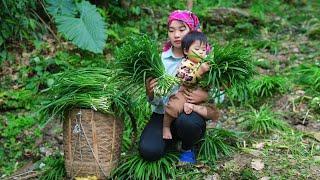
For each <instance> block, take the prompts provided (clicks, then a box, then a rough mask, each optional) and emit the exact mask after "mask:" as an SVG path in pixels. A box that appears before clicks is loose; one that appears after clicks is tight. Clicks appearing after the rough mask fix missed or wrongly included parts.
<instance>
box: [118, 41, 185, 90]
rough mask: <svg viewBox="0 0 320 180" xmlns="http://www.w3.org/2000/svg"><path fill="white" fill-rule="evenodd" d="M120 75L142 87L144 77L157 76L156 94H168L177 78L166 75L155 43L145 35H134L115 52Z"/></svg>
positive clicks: (177, 80)
mask: <svg viewBox="0 0 320 180" xmlns="http://www.w3.org/2000/svg"><path fill="white" fill-rule="evenodd" d="M115 61H116V65H117V67H118V68H119V69H121V71H120V74H119V75H120V76H121V77H128V78H129V79H131V81H130V84H132V85H135V86H140V87H144V83H145V81H146V78H148V77H153V78H158V83H157V87H156V88H155V90H154V93H155V95H156V96H162V95H165V94H168V93H169V91H170V90H171V89H172V87H173V86H174V85H175V84H177V83H178V82H179V79H178V78H176V77H174V76H170V75H167V74H166V73H165V68H164V65H163V63H162V61H161V58H160V56H159V52H158V48H157V44H156V42H155V41H152V40H151V38H150V37H148V36H147V35H139V36H138V35H134V36H132V37H130V38H129V39H128V40H127V42H126V43H125V44H124V45H123V46H122V47H121V48H119V49H117V50H116V54H115Z"/></svg>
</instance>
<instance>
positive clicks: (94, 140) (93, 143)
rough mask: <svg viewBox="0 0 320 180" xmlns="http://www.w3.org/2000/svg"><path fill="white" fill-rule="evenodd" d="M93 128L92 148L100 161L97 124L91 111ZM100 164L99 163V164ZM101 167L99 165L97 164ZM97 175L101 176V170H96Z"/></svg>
mask: <svg viewBox="0 0 320 180" xmlns="http://www.w3.org/2000/svg"><path fill="white" fill-rule="evenodd" d="M90 121H91V127H92V146H93V152H94V154H95V155H96V158H97V160H99V150H98V142H97V130H96V122H95V121H94V112H93V110H92V109H91V120H90ZM97 163H99V162H97ZM97 165H98V166H99V164H97ZM96 173H97V174H100V171H99V169H96Z"/></svg>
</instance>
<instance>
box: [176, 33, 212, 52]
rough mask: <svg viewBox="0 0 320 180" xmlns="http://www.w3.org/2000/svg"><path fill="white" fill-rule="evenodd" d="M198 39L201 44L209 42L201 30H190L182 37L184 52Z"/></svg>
mask: <svg viewBox="0 0 320 180" xmlns="http://www.w3.org/2000/svg"><path fill="white" fill-rule="evenodd" d="M196 40H199V41H200V44H207V43H208V39H207V36H206V35H205V34H203V33H202V32H199V31H190V32H189V33H188V34H187V35H186V36H184V38H183V39H182V42H181V47H182V50H183V52H184V50H186V51H189V48H190V46H191V44H192V43H193V42H195V41H196Z"/></svg>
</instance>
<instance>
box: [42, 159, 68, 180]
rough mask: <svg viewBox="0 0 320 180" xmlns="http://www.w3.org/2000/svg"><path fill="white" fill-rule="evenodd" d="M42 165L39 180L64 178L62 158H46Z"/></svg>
mask: <svg viewBox="0 0 320 180" xmlns="http://www.w3.org/2000/svg"><path fill="white" fill-rule="evenodd" d="M44 165H45V166H44V169H43V171H42V173H41V175H40V180H47V179H50V180H60V179H63V178H64V177H65V176H66V170H65V167H64V159H63V156H61V155H55V156H50V157H46V158H45V160H44Z"/></svg>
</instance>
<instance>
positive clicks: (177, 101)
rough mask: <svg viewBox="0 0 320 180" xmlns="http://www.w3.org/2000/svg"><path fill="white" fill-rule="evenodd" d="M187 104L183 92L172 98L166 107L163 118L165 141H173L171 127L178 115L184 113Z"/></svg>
mask: <svg viewBox="0 0 320 180" xmlns="http://www.w3.org/2000/svg"><path fill="white" fill-rule="evenodd" d="M185 102H186V100H185V97H184V95H183V94H182V93H181V92H178V93H176V94H175V95H174V96H172V97H171V98H170V100H169V102H168V104H167V106H166V107H165V113H164V118H163V139H172V135H171V131H170V125H171V123H172V121H174V120H175V119H176V118H177V117H178V115H179V114H180V113H181V112H182V111H183V104H184V103H185Z"/></svg>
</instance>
